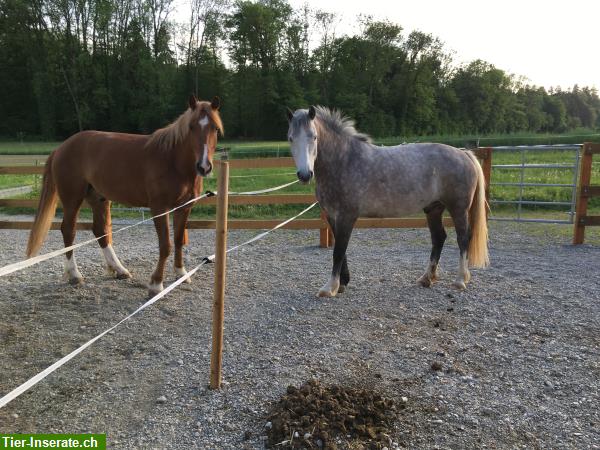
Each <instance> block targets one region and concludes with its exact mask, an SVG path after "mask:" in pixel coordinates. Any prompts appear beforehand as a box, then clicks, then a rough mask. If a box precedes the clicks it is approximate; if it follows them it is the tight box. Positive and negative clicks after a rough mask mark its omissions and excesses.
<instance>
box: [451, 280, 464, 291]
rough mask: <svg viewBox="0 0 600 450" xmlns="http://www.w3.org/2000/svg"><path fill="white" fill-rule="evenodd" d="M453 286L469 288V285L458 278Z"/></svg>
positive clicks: (460, 288)
mask: <svg viewBox="0 0 600 450" xmlns="http://www.w3.org/2000/svg"><path fill="white" fill-rule="evenodd" d="M452 286H454V287H455V288H456V289H458V290H459V291H464V290H465V289H466V288H467V285H466V284H465V282H464V281H462V280H456V281H455V282H454V283H452Z"/></svg>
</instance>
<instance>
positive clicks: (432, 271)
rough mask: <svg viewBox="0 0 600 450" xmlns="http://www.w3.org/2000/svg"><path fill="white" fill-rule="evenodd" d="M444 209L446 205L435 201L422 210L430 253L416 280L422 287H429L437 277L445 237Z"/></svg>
mask: <svg viewBox="0 0 600 450" xmlns="http://www.w3.org/2000/svg"><path fill="white" fill-rule="evenodd" d="M444 209H446V207H445V206H444V205H443V204H441V203H439V202H436V203H434V204H433V205H430V206H428V207H427V208H425V210H424V211H425V214H427V225H428V227H429V232H430V233H431V255H430V257H429V264H428V265H427V268H426V269H425V273H424V274H423V275H422V276H421V277H420V278H419V279H418V280H417V282H418V283H419V284H420V285H421V286H423V287H430V286H431V285H432V284H433V283H434V282H435V281H436V280H437V279H438V273H437V269H438V264H439V262H440V256H441V254H442V248H443V247H444V242H445V241H446V237H447V235H446V230H445V229H444V224H443V223H442V214H443V213H444Z"/></svg>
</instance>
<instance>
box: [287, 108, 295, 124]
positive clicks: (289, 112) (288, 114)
mask: <svg viewBox="0 0 600 450" xmlns="http://www.w3.org/2000/svg"><path fill="white" fill-rule="evenodd" d="M285 109H286V114H287V119H288V122H291V121H292V118H293V117H294V112H293V111H292V110H291V109H290V108H287V107H286V108H285Z"/></svg>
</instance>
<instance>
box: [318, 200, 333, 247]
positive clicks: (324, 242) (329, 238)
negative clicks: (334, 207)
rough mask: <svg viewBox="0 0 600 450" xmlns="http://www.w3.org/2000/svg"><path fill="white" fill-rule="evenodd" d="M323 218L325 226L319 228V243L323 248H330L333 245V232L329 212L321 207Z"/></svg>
mask: <svg viewBox="0 0 600 450" xmlns="http://www.w3.org/2000/svg"><path fill="white" fill-rule="evenodd" d="M321 220H322V221H323V222H325V228H320V229H319V245H320V247H321V248H329V247H331V246H332V245H333V233H332V232H331V228H329V222H328V220H327V213H326V212H325V210H324V209H321Z"/></svg>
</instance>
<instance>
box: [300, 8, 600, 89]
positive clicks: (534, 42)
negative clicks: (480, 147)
mask: <svg viewBox="0 0 600 450" xmlns="http://www.w3.org/2000/svg"><path fill="white" fill-rule="evenodd" d="M289 2H290V4H291V5H292V6H293V7H294V8H295V9H297V8H299V7H301V6H302V5H303V4H304V3H308V5H309V7H311V8H312V9H321V10H324V11H328V12H335V13H338V14H340V16H341V22H340V24H339V25H338V27H337V28H336V33H337V35H338V36H339V35H343V34H356V33H357V32H358V27H357V24H356V23H357V21H356V17H357V16H358V15H359V14H368V15H371V16H373V18H374V19H376V20H382V19H387V20H389V21H390V22H393V23H396V24H398V25H400V26H402V28H403V30H404V32H403V33H404V35H405V36H406V35H408V33H410V32H411V31H413V30H415V29H416V30H420V31H422V32H425V33H431V34H433V35H434V36H435V37H437V38H439V39H440V40H441V41H442V42H444V43H445V48H446V50H451V51H453V52H454V53H453V60H454V61H455V62H457V63H463V62H470V61H472V60H474V59H483V60H485V61H487V62H489V63H491V64H493V65H494V66H496V67H497V68H499V69H502V70H504V71H506V72H508V73H511V74H514V75H517V76H524V77H526V78H527V80H528V82H529V83H530V84H535V85H537V86H544V87H545V88H547V89H548V88H550V87H556V86H560V87H562V88H563V89H566V88H570V87H572V86H573V85H575V84H578V85H579V86H590V87H596V88H597V89H600V1H599V0H562V1H557V0H545V1H541V0H518V1H517V0H502V1H498V0H496V1H489V0H479V1H476V0H446V1H444V0H409V1H402V0H387V1H385V0H328V1H323V0H289Z"/></svg>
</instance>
